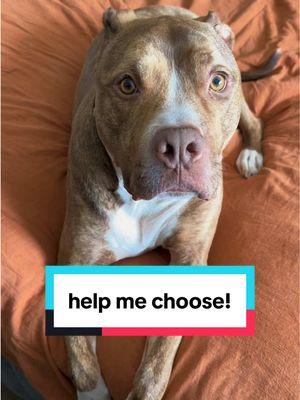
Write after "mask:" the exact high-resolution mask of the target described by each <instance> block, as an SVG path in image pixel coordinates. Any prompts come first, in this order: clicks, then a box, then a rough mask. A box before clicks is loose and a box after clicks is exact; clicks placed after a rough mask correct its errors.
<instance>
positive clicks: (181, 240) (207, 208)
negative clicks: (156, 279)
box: [126, 182, 223, 400]
mask: <svg viewBox="0 0 300 400" xmlns="http://www.w3.org/2000/svg"><path fill="white" fill-rule="evenodd" d="M222 196H223V188H222V184H221V182H220V185H219V187H218V190H217V193H216V196H215V197H214V198H213V199H212V200H210V201H208V202H206V201H203V200H200V199H198V198H195V199H193V200H191V202H190V203H189V205H188V206H187V208H186V210H185V211H184V212H183V213H182V215H181V217H180V218H179V221H178V226H177V229H176V230H175V232H174V233H173V235H172V236H171V237H170V238H169V239H168V240H167V241H166V243H165V244H164V247H166V248H168V249H169V251H170V253H171V264H173V265H184V264H185V265H206V264H207V257H208V252H209V249H210V246H211V242H212V240H213V237H214V234H215V230H216V226H217V222H218V218H219V214H220V211H221V204H222ZM181 339H182V337H181V336H167V337H162V336H154V337H148V338H147V341H146V347H145V350H144V355H143V358H142V361H141V364H140V366H139V369H138V371H137V373H136V376H135V379H134V384H133V389H132V391H131V392H130V394H129V395H128V397H127V399H126V400H160V399H162V397H163V395H164V393H165V390H166V388H167V385H168V382H169V378H170V374H171V371H172V366H173V361H174V358H175V355H176V353H177V350H178V347H179V345H180V342H181Z"/></svg>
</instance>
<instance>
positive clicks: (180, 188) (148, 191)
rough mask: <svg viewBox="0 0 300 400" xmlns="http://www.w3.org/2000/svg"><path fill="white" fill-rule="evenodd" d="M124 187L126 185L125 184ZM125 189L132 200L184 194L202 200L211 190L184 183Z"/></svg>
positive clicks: (207, 198) (207, 196)
mask: <svg viewBox="0 0 300 400" xmlns="http://www.w3.org/2000/svg"><path fill="white" fill-rule="evenodd" d="M125 187H126V186H125ZM126 190H127V191H128V192H129V193H130V194H131V196H132V198H133V200H135V201H138V200H151V199H153V198H154V197H156V196H160V197H164V196H180V197H181V196H184V195H194V196H197V197H198V198H199V199H202V200H209V199H210V197H211V192H210V190H208V188H204V187H203V188H200V189H198V188H195V187H190V186H185V185H171V186H165V187H164V186H159V187H153V188H150V187H149V186H148V187H147V188H143V187H141V188H139V187H135V188H133V189H131V188H128V187H126Z"/></svg>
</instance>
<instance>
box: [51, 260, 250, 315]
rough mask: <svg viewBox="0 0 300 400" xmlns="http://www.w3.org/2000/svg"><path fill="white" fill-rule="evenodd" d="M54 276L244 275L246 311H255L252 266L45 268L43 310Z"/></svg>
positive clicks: (94, 266) (71, 266) (72, 266)
mask: <svg viewBox="0 0 300 400" xmlns="http://www.w3.org/2000/svg"><path fill="white" fill-rule="evenodd" d="M56 274H73V275H74V274H108V275H122V274H123V275H127V274H142V275H153V274H160V275H166V274H175V275H186V274H188V275H195V274H197V275H198V274H202V275H203V274H205V275H206V274H214V275H215V274H234V275H241V274H244V275H246V292H247V295H246V296H247V298H246V307H247V310H254V309H255V267H254V266H249V265H248V266H225V265H224V266H201V265H198V266H194V265H193V266H180V265H169V266H165V265H162V266H157V265H155V266H151V265H141V266H128V265H126V266H123V265H122V266H114V265H93V266H91V265H86V266H84V265H68V266H65V265H64V266H57V265H56V266H50V265H47V266H46V271H45V308H46V309H47V310H53V309H54V299H53V296H54V275H56Z"/></svg>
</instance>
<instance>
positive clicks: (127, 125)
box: [58, 7, 262, 400]
mask: <svg viewBox="0 0 300 400" xmlns="http://www.w3.org/2000/svg"><path fill="white" fill-rule="evenodd" d="M151 17H155V18H154V19H153V18H151ZM158 17H161V21H160V24H159V25H157V23H156V22H155V21H156V20H157V18H158ZM171 17H172V18H171ZM196 18H197V16H196V15H195V14H193V13H192V12H190V11H187V10H184V9H180V8H174V7H152V8H143V9H140V10H135V11H132V10H130V11H124V10H123V11H119V12H117V11H115V10H111V9H110V10H109V11H107V12H106V13H105V16H104V25H105V30H104V32H102V33H100V34H99V35H98V36H97V38H96V39H95V41H94V42H93V45H92V47H91V49H90V51H89V53H88V56H87V59H86V62H85V66H84V69H83V72H82V75H81V79H80V82H79V85H78V90H77V95H76V104H75V108H74V116H73V127H72V137H71V142H70V152H69V168H68V196H67V212H66V218H65V223H64V228H63V233H62V236H61V241H60V249H59V256H58V264H60V265H61V264H107V263H113V262H114V261H116V257H115V256H114V254H113V252H112V251H111V250H110V249H109V247H108V245H107V243H106V241H105V232H106V231H107V229H108V221H107V211H108V210H114V209H117V208H118V207H119V206H120V199H119V197H118V195H117V194H116V193H115V191H116V189H117V187H118V178H117V175H116V171H115V168H114V167H115V165H114V164H116V165H118V167H120V169H121V170H122V173H123V175H124V179H125V184H126V185H127V187H128V188H129V190H131V191H135V190H138V188H137V187H136V186H137V185H142V183H141V182H139V178H138V177H139V176H140V175H141V174H142V175H143V174H144V173H145V174H147V173H148V172H147V168H148V167H149V160H147V158H145V159H143V160H141V159H139V158H138V156H139V154H140V153H141V147H144V148H145V147H147V146H148V143H149V138H147V136H146V135H145V132H146V130H147V129H146V128H147V125H148V124H149V122H150V120H151V117H152V116H153V114H154V113H155V112H156V110H157V109H159V108H160V107H161V104H162V101H163V100H164V99H165V90H166V85H165V84H166V82H167V81H168V76H169V72H170V71H169V68H168V64H167V63H166V62H164V60H162V59H161V57H160V54H161V53H157V51H156V50H155V49H154V46H153V49H154V51H153V53H151V52H150V53H149V54H150V55H149V59H148V60H147V65H146V66H145V71H144V72H145V74H146V75H147V76H146V82H147V85H148V88H147V90H148V91H149V95H148V96H147V97H146V98H145V100H144V102H143V104H141V105H140V106H136V107H133V106H132V103H131V102H130V101H128V104H126V103H124V101H121V100H120V99H117V98H114V100H112V98H111V97H109V96H108V95H107V91H108V90H109V89H108V87H109V85H110V82H111V79H112V77H113V74H115V73H116V70H115V69H116V68H119V69H120V70H123V69H124V68H123V67H124V64H126V63H127V64H130V63H131V64H132V63H134V62H137V60H138V59H139V58H140V56H146V54H145V47H146V48H147V49H149V43H150V44H151V40H152V39H151V34H153V37H155V38H156V39H155V40H156V43H155V46H158V47H159V48H160V51H161V52H163V53H164V54H167V52H168V49H170V48H171V49H173V50H174V52H175V54H173V55H172V56H174V58H175V60H176V63H177V64H178V65H180V68H181V69H182V70H183V71H184V73H183V75H182V81H183V85H184V91H185V93H188V94H189V98H190V100H191V101H192V102H193V103H194V104H195V106H196V107H198V108H200V109H202V110H204V111H203V129H204V130H205V132H207V134H208V135H211V134H212V133H213V135H212V136H211V137H210V146H211V149H212V150H211V151H212V154H213V156H214V163H213V171H214V179H213V182H212V183H211V185H212V186H213V190H212V193H213V195H212V198H211V199H210V200H209V201H204V200H201V199H199V198H195V199H193V200H191V201H190V203H189V205H188V207H186V209H185V210H184V211H183V213H182V215H181V217H180V219H179V221H178V224H177V228H176V230H175V232H174V233H173V234H172V236H171V237H169V238H168V240H167V241H166V243H165V247H166V248H168V249H169V250H170V253H171V262H172V264H202V265H205V264H206V263H207V256H208V252H209V249H210V246H211V242H212V239H213V236H214V232H215V229H216V225H217V221H218V217H219V213H220V209H221V203H222V194H223V193H222V174H221V153H222V149H223V148H224V146H225V145H226V143H227V142H228V141H229V139H230V137H231V135H232V134H233V132H234V131H235V129H236V127H237V125H238V121H239V118H240V115H241V119H240V123H241V127H242V132H243V134H244V138H245V143H246V144H247V145H249V146H250V147H253V148H255V149H257V150H258V151H261V135H262V131H261V123H260V121H259V120H258V119H257V118H256V117H254V115H253V114H252V113H251V111H250V110H249V108H248V106H247V104H246V102H245V100H244V99H243V94H242V90H241V85H240V73H239V71H238V68H237V65H236V63H235V61H234V59H233V57H232V54H231V50H230V48H229V46H230V45H231V44H232V43H233V35H232V33H231V31H230V30H229V28H228V27H227V26H226V25H224V24H221V23H220V21H219V20H218V19H217V18H215V17H214V16H213V14H211V13H210V14H209V15H208V16H207V17H202V18H199V19H198V20H195V19H196ZM197 29H198V30H200V31H201V32H202V33H203V35H204V36H205V40H204V36H202V38H203V43H202V44H201V43H198V42H196V41H197V40H199V36H197V35H196V34H195V35H193V34H190V37H189V38H187V35H188V32H196V31H197ZM147 32H149V33H147ZM222 32H225V33H224V37H223V39H224V40H222V38H221V37H219V36H218V35H219V34H221V36H222ZM228 32H229V33H230V34H229V36H228ZM116 37H117V39H116ZM133 37H134V38H136V37H139V38H140V39H139V43H140V45H139V46H138V47H135V48H132V52H130V51H128V47H129V48H130V46H131V42H132V40H131V39H132V38H133ZM157 38H159V39H157ZM187 39H189V43H190V46H189V47H188V48H187V47H186V43H187V42H188V40H187ZM157 40H158V42H157ZM226 42H227V43H226ZM211 43H214V48H216V49H217V52H218V54H219V58H218V60H219V61H220V60H222V59H225V60H226V62H227V65H229V66H230V68H231V72H232V74H233V76H234V78H235V80H236V86H235V88H234V94H233V95H232V96H231V100H230V101H227V102H226V101H225V100H219V101H210V100H209V99H205V100H203V99H202V97H201V95H200V96H199V90H198V89H197V82H198V81H199V79H200V80H201V79H202V75H203V65H204V67H205V66H206V65H207V64H209V63H211V62H212V58H211V57H210V55H209V53H210V52H211V47H210V44H211ZM195 46H197V48H198V49H199V52H198V53H195V51H194V50H193V49H194V47H195ZM116 49H123V50H124V52H125V54H126V56H124V52H123V51H118V50H116ZM100 55H101V57H100ZM121 67H122V68H121ZM224 104H225V105H224ZM129 114H130V118H128V115H129ZM141 116H143V117H141ZM120 132H123V135H121V134H120ZM143 168H144V170H143ZM148 169H149V168H148ZM153 173H154V172H153ZM130 174H132V175H130ZM150 181H151V179H148V180H147V182H146V185H145V187H143V188H142V191H144V192H145V191H147V190H148V189H147V187H146V186H147V185H151V184H152V183H151V182H150ZM149 190H150V189H149ZM65 339H66V344H67V351H68V357H69V363H70V371H71V375H72V379H73V381H74V384H75V386H76V388H77V390H79V391H89V390H92V389H93V388H94V387H95V386H96V384H97V380H98V377H99V373H100V367H99V364H98V361H97V359H96V357H95V355H94V354H93V351H92V349H91V344H90V341H89V338H88V337H66V338H65ZM180 341H181V337H149V338H147V343H146V347H145V352H144V356H143V359H142V362H141V365H140V367H139V369H138V372H137V375H136V377H135V380H134V384H133V388H132V391H131V392H130V394H129V395H128V397H127V400H148V399H149V400H150V399H151V400H159V399H161V398H162V397H163V394H164V392H165V389H166V386H167V384H168V380H169V377H170V373H171V369H172V364H173V360H174V357H175V354H176V351H177V349H178V346H179V345H180Z"/></svg>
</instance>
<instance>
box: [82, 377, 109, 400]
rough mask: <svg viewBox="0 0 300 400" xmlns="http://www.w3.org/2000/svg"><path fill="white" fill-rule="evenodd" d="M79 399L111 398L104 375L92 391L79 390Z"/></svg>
mask: <svg viewBox="0 0 300 400" xmlns="http://www.w3.org/2000/svg"><path fill="white" fill-rule="evenodd" d="M77 400H111V396H110V394H109V391H108V389H107V386H106V385H105V382H104V380H103V378H102V377H100V379H99V381H98V384H97V386H96V387H95V389H94V390H91V391H90V392H79V391H77Z"/></svg>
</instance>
